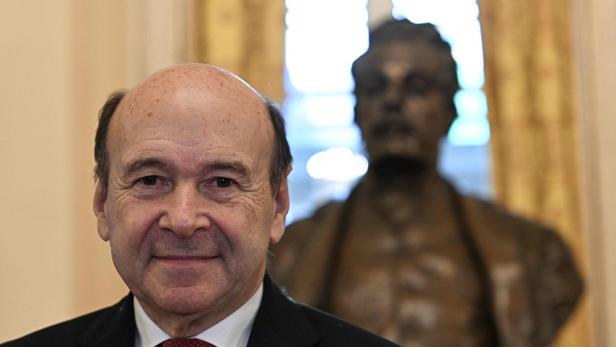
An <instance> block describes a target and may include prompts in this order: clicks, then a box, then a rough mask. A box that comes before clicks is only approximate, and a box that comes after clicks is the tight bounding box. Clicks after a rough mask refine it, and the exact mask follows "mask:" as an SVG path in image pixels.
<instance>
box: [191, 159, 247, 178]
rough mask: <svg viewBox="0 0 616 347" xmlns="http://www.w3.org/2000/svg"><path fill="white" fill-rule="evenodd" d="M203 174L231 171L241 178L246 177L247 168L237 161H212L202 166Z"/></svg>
mask: <svg viewBox="0 0 616 347" xmlns="http://www.w3.org/2000/svg"><path fill="white" fill-rule="evenodd" d="M202 169H203V171H204V172H210V171H233V172H236V173H238V174H240V175H242V176H246V175H248V168H247V167H246V165H244V163H242V162H239V161H227V160H213V161H208V162H205V163H204V164H203V167H202Z"/></svg>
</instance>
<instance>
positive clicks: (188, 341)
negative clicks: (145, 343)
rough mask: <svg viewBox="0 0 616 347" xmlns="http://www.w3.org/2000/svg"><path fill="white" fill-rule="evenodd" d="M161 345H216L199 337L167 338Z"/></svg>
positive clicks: (195, 346) (180, 346) (168, 346)
mask: <svg viewBox="0 0 616 347" xmlns="http://www.w3.org/2000/svg"><path fill="white" fill-rule="evenodd" d="M158 346H161V347H216V346H214V345H213V344H211V343H209V342H205V341H203V340H199V339H169V340H166V341H163V343H161V344H160V345H158Z"/></svg>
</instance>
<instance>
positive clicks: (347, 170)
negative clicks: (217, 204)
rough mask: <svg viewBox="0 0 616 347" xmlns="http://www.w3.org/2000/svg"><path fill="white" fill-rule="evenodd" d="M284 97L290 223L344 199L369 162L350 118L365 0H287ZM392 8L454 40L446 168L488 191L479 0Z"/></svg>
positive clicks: (363, 45) (467, 188)
mask: <svg viewBox="0 0 616 347" xmlns="http://www.w3.org/2000/svg"><path fill="white" fill-rule="evenodd" d="M286 5H287V15H286V24H287V33H286V52H285V55H286V71H285V85H286V90H287V99H286V101H285V103H284V105H283V110H284V114H285V117H286V120H287V130H288V137H289V142H290V144H291V150H292V152H293V155H294V158H295V162H294V168H293V172H292V173H291V176H290V178H289V184H290V192H291V201H292V202H291V211H290V213H289V217H288V222H291V221H293V220H294V219H297V218H301V217H304V216H306V215H308V214H309V213H311V212H312V211H313V210H314V209H315V208H316V207H317V206H319V205H321V204H322V203H324V202H325V201H327V200H331V199H344V198H346V196H347V195H348V193H349V191H350V189H351V188H352V187H353V185H354V184H355V183H356V182H357V180H358V179H359V178H360V177H361V176H362V175H363V174H364V173H365V172H366V170H367V167H368V161H367V159H366V157H365V156H364V154H363V145H362V141H361V137H360V134H359V131H358V129H357V128H356V127H355V125H354V123H353V105H354V102H355V101H354V97H353V95H352V94H351V92H352V88H353V79H352V76H351V64H352V62H353V61H354V60H355V59H356V58H357V57H358V56H359V55H361V54H362V53H363V52H364V51H365V50H366V49H367V48H368V12H367V1H366V0H363V1H357V0H311V1H301V0H287V1H286ZM392 6H393V7H392V8H393V10H392V15H393V16H394V17H396V18H402V17H406V18H408V19H410V20H411V21H413V22H418V23H419V22H431V23H433V24H435V25H436V26H437V27H438V28H439V30H440V32H441V34H442V35H443V37H444V38H445V39H446V40H447V41H449V42H450V44H451V45H452V53H453V55H454V58H455V59H456V61H457V63H458V77H459V80H460V84H461V87H462V90H461V91H460V92H459V93H458V94H457V95H456V98H455V102H456V105H457V107H458V115H459V117H458V119H457V120H456V121H455V122H454V124H453V125H452V127H451V130H450V132H449V135H448V136H447V139H446V140H445V141H443V144H442V151H441V161H440V163H439V168H440V170H441V172H442V173H443V174H444V175H445V176H447V177H449V178H450V179H451V180H452V182H453V183H454V184H455V185H456V186H457V187H458V188H459V189H460V190H462V191H464V192H469V193H473V194H475V195H480V196H483V197H489V196H490V194H491V187H490V182H489V181H490V177H489V162H488V161H489V156H488V150H487V143H488V140H489V136H490V134H489V127H488V121H487V106H486V100H485V95H484V94H483V92H482V90H481V88H482V86H483V56H482V46H481V33H480V27H479V21H478V6H477V4H476V1H475V0H398V1H393V2H392Z"/></svg>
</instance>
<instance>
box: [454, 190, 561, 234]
mask: <svg viewBox="0 0 616 347" xmlns="http://www.w3.org/2000/svg"><path fill="white" fill-rule="evenodd" d="M461 200H462V202H463V206H464V213H465V215H466V218H467V220H468V222H469V224H471V228H473V229H478V230H483V231H491V232H493V233H495V234H496V235H497V236H498V235H501V236H503V237H507V238H515V239H518V240H520V241H521V240H523V239H526V238H529V237H530V238H536V239H541V238H552V237H558V236H557V235H558V234H557V233H556V232H555V230H554V229H553V228H551V227H549V226H548V225H546V224H543V223H541V222H539V221H537V220H533V219H530V218H527V217H524V216H522V215H519V214H516V213H514V212H511V211H510V210H508V209H506V208H505V207H503V206H502V205H499V204H497V203H494V202H490V201H486V200H482V199H478V198H475V197H470V196H462V197H461Z"/></svg>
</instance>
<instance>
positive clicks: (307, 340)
mask: <svg viewBox="0 0 616 347" xmlns="http://www.w3.org/2000/svg"><path fill="white" fill-rule="evenodd" d="M319 340H320V337H319V335H318V333H317V332H316V330H315V329H314V328H313V326H312V323H310V321H309V320H308V319H307V318H306V316H305V315H304V312H303V311H302V309H301V308H300V307H299V306H298V305H296V304H295V303H293V302H292V301H291V300H290V299H288V298H287V297H286V296H285V295H284V294H282V293H281V292H280V289H278V287H277V286H276V285H275V284H274V283H273V282H272V281H271V280H270V278H269V276H268V275H266V276H265V279H264V280H263V300H262V301H261V306H260V307H259V311H258V312H257V316H256V318H255V322H254V324H253V326H252V331H251V333H250V339H249V340H248V347H265V346H280V347H308V346H313V345H314V344H316V343H317V342H318V341H319Z"/></svg>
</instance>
